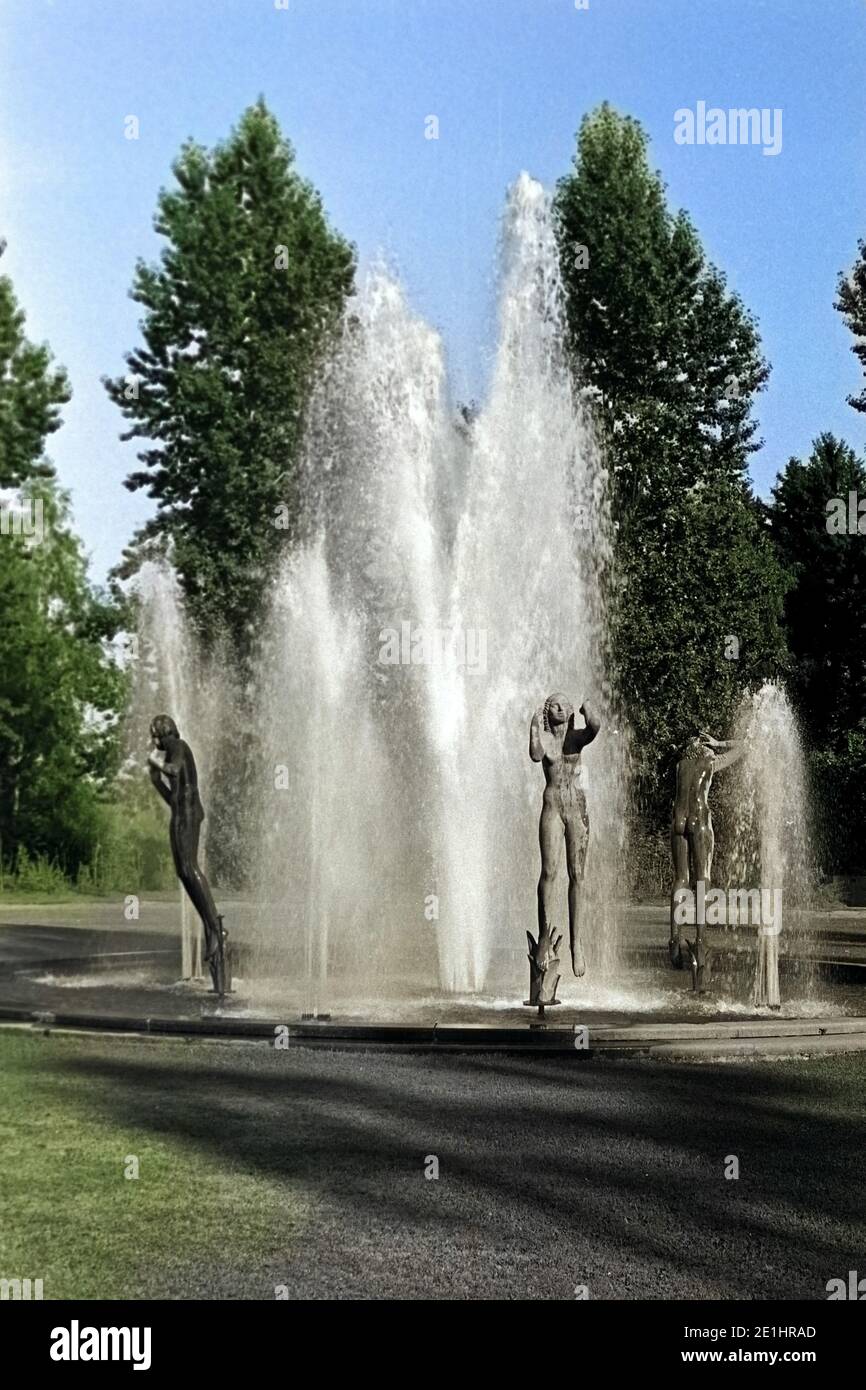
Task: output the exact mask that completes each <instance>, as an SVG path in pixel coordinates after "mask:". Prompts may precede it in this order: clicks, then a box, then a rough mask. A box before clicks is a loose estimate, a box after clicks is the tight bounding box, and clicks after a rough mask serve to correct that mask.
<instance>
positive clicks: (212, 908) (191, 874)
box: [176, 816, 220, 961]
mask: <svg viewBox="0 0 866 1390" xmlns="http://www.w3.org/2000/svg"><path fill="white" fill-rule="evenodd" d="M200 831H201V820H200V819H199V818H198V817H197V816H195V817H193V818H191V819H190V820H189V821H184V822H182V823H180V824H179V825H178V827H177V831H176V841H177V858H178V859H179V860H180V867H179V875H180V880H181V882H182V884H183V886H184V888H185V889H186V891H187V893H188V894H189V897H190V901H191V902H192V905H193V907H194V908H195V910H196V912H197V913H198V915H199V917H200V918H201V922H202V926H203V927H204V936H205V951H204V958H205V960H206V961H209V960H210V959H211V957H212V956H214V955H215V954H216V952H217V949H218V947H219V942H220V925H219V916H218V914H217V910H216V903H215V902H214V900H213V894H212V893H211V890H210V884H209V883H208V881H207V878H206V877H205V875H204V873H203V872H202V870H201V868H200V867H199V862H198V841H199V833H200Z"/></svg>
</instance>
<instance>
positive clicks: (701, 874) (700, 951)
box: [691, 815, 715, 993]
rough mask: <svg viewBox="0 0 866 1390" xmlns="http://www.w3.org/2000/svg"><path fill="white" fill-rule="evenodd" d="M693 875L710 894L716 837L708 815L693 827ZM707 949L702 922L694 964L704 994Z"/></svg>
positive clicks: (697, 930)
mask: <svg viewBox="0 0 866 1390" xmlns="http://www.w3.org/2000/svg"><path fill="white" fill-rule="evenodd" d="M691 841H692V873H693V875H694V884H695V887H696V888H697V885H698V884H699V883H703V885H704V891H705V892H709V888H710V875H711V873H712V871H713V849H714V847H715V836H714V835H713V821H712V817H711V816H710V815H707V818H706V820H705V821H699V822H698V823H697V824H696V825H694V826H693V827H692V835H691ZM707 965H708V958H707V948H706V944H705V942H704V928H703V924H702V923H701V922H696V924H695V963H694V983H695V989H696V990H698V991H699V993H703V990H704V988H705V986H706V981H707Z"/></svg>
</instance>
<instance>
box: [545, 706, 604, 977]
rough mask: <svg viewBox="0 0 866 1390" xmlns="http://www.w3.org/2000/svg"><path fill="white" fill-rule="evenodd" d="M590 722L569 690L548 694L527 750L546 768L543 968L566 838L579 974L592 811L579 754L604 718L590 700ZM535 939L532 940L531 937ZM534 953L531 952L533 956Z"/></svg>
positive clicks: (571, 918)
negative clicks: (578, 721)
mask: <svg viewBox="0 0 866 1390" xmlns="http://www.w3.org/2000/svg"><path fill="white" fill-rule="evenodd" d="M578 713H579V714H582V715H583V717H584V719H585V721H586V725H585V727H584V728H582V729H576V728H575V727H574V706H573V704H572V703H571V701H570V700H569V699H568V698H567V697H566V696H565V695H549V696H548V698H547V700H546V701H545V703H544V705H543V706H542V708H541V709H538V710H536V712H535V714H534V715H533V718H532V724H531V726H530V729H529V756H530V758H531V759H532V761H533V762H535V763H541V765H542V767H543V768H544V782H545V786H544V799H543V801H542V803H541V819H540V821H539V824H538V842H539V845H540V848H541V877H540V878H539V880H538V944H537V948H536V951H537V956H538V963H539V968H543V967H544V963H545V960H546V956H547V952H546V951H545V950H544V949H543V947H542V943H543V942H545V943H547V944H548V948H549V951H552V953H553V954H554V955H555V952H556V946H555V945H554V944H553V942H552V923H553V918H554V911H553V899H554V893H555V889H556V878H557V874H558V872H559V866H560V862H561V860H562V846H563V843H564V844H565V863H566V868H567V870H568V934H569V941H570V944H571V966H572V969H573V971H574V973H575V975H577V976H581V975H583V973H584V971H585V970H586V964H585V962H584V958H583V951H582V950H581V946H580V928H579V924H578V906H579V898H580V885H581V883H582V881H583V870H584V865H585V862H586V851H587V847H588V845H589V816H588V814H587V810H586V796H585V795H584V790H583V784H582V778H581V765H580V754H581V750H582V749H583V748H585V747H586V745H587V744H588V743H592V740H593V739H594V738H595V736H596V734H597V733H598V731H599V729H600V728H601V722H600V720H599V719H598V716H597V715H596V714H595V713H594V712H593V710H592V709H591V708H590V707H589V705H588V704H587V702H586V701H584V703H583V704H582V705H581V707H580V709H579V711H578ZM533 944H534V943H533ZM530 959H532V956H530Z"/></svg>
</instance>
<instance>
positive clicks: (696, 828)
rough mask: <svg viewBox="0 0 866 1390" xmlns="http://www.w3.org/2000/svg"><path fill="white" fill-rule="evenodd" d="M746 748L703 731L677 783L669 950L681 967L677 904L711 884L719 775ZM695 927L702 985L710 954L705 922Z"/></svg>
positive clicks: (691, 747)
mask: <svg viewBox="0 0 866 1390" xmlns="http://www.w3.org/2000/svg"><path fill="white" fill-rule="evenodd" d="M743 752H744V745H743V744H742V743H739V742H735V741H733V740H724V739H716V738H712V737H711V736H710V735H709V734H707V733H700V734H698V736H697V737H696V738H693V739H690V740H689V742H688V744H687V745H686V747H685V749H684V750H683V753H682V755H681V757H680V760H679V762H678V763H677V787H676V793H675V796H674V806H673V815H672V817H671V853H672V855H673V861H674V884H673V888H672V889H671V936H670V942H669V944H668V950H669V953H670V958H671V965H673V966H674V967H675V968H676V969H678V970H680V969H682V968H683V966H684V965H685V964H686V960H685V959H684V956H683V949H682V948H683V943H682V940H681V936H680V926H679V923H678V922H676V921H675V920H674V912H675V908H676V906H677V903H678V901H679V898H678V894H679V893H680V892H681V890H682V889H684V888H690V889H692V890H693V891H694V890H695V889H696V888H697V885H698V884H699V883H700V882H703V884H704V887H705V889H709V887H710V874H711V873H712V868H713V850H714V848H715V836H714V834H713V817H712V813H711V812H710V803H709V794H710V787H711V785H712V781H713V774H714V773H716V772H720V771H721V769H722V768H724V767H729V766H730V765H731V763H733V762H736V760H737V759H738V758H740V757H742V755H743ZM695 931H696V941H695V947H694V950H693V954H694V959H693V961H692V968H693V970H695V971H699V972H701V982H700V983H701V984H702V983H703V969H704V965H705V954H704V947H703V934H702V932H701V929H700V924H697V925H696V928H695ZM696 987H700V986H699V985H696Z"/></svg>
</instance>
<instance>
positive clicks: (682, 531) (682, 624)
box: [555, 105, 784, 800]
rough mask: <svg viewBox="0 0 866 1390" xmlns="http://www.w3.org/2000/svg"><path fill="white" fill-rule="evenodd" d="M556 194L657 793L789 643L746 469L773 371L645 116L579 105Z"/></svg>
mask: <svg viewBox="0 0 866 1390" xmlns="http://www.w3.org/2000/svg"><path fill="white" fill-rule="evenodd" d="M555 209H556V215H557V224H558V238H559V248H560V262H561V266H562V276H563V284H564V290H565V310H566V321H567V326H568V337H569V346H570V351H571V354H572V359H573V362H574V368H575V374H576V377H577V382H578V385H579V386H580V387H581V388H582V389H583V391H584V393H585V395H586V397H587V399H588V400H589V402H590V403H591V407H592V410H593V413H594V416H595V420H596V426H597V433H598V438H599V440H600V447H601V448H602V450H603V454H604V461H605V465H606V467H607V469H608V473H609V478H610V501H611V508H612V513H613V518H614V522H615V527H616V547H615V549H616V567H615V568H616V572H617V573H618V581H619V582H618V585H617V588H616V590H615V594H614V599H615V602H614V633H613V648H614V650H613V658H614V665H615V672H614V674H615V677H616V683H617V685H618V687H619V689H620V691H621V693H622V695H623V698H624V700H625V703H626V706H627V712H628V714H629V716H630V722H631V723H632V726H633V728H634V730H635V733H636V747H637V750H638V754H639V766H640V768H641V771H642V772H643V774H644V781H645V786H644V791H645V792H646V793H647V795H648V796H649V798H650V800H654V799H655V797H656V796H657V794H658V780H657V774H658V772H659V770H660V769H662V768H663V767H664V766H665V764H666V762H667V761H668V760H669V759H670V756H671V755H672V753H673V752H674V750H675V749H676V748H677V747H679V746H681V744H682V742H683V740H684V738H685V737H687V736H688V735H690V734H692V733H694V731H695V730H696V729H697V728H699V727H701V726H702V725H713V726H715V727H717V728H720V729H721V728H723V727H724V725H725V724H726V723H727V721H728V719H729V718H730V715H731V712H732V707H733V705H734V704H735V703H736V698H737V695H738V693H739V691H740V690H741V689H742V687H743V684H744V683H745V682H746V680H747V679H749V678H757V676H758V675H759V674H761V673H762V672H765V671H767V670H770V669H773V668H774V666H775V664H776V663H777V662H778V660H779V657H780V654H781V652H782V651H783V649H784V638H783V634H782V632H781V629H780V624H779V619H780V616H781V603H782V592H783V589H784V577H783V574H782V572H781V569H780V567H779V566H778V564H777V562H776V560H775V557H774V554H773V551H772V548H771V546H770V543H769V540H768V538H767V536H766V534H765V529H764V527H763V526H762V524H761V519H760V514H759V511H758V509H757V508H756V505H755V503H754V500H753V499H752V497H751V496H750V493H749V488H748V481H747V464H748V459H749V456H750V454H751V453H752V451H753V450H754V449H755V448H756V447H757V444H756V441H755V433H756V424H755V421H754V419H753V416H752V406H753V401H754V397H755V393H756V392H757V391H758V390H760V388H761V387H762V386H763V384H764V382H765V381H766V379H767V376H768V371H769V369H768V367H767V364H766V363H765V362H764V360H763V358H762V356H761V351H760V344H759V340H758V334H757V330H756V327H755V324H754V321H753V319H752V318H751V316H750V315H749V314H748V312H747V311H746V309H745V308H744V307H743V305H742V303H741V301H740V300H739V298H738V297H737V296H736V295H735V294H732V293H731V292H730V291H729V290H728V289H727V287H726V284H725V279H724V276H723V275H722V274H721V272H720V271H718V270H717V269H716V268H715V267H714V266H713V265H711V264H710V263H709V262H708V261H707V259H706V256H705V254H704V251H703V248H702V247H701V244H700V240H699V238H698V235H697V232H696V231H695V228H694V226H693V225H692V223H691V221H690V220H689V218H688V216H687V215H686V214H685V213H683V212H679V213H673V212H671V211H670V209H669V208H668V206H667V202H666V195H665V189H664V185H663V183H662V181H661V179H660V177H659V176H658V174H657V173H655V172H653V171H652V170H651V169H650V167H649V164H648V160H647V140H646V136H645V134H644V132H643V130H642V129H641V127H640V125H639V124H638V122H636V121H635V120H633V119H631V118H629V117H623V116H620V115H619V114H618V113H617V112H615V111H614V110H613V109H612V108H611V107H610V106H608V105H604V106H602V107H600V108H599V109H598V110H597V111H595V112H593V113H591V114H590V115H588V116H587V117H586V118H585V119H584V121H583V123H582V125H581V128H580V132H579V135H578V144H577V152H576V155H575V160H574V168H573V170H572V171H571V173H569V174H568V175H567V176H566V177H565V178H563V179H561V180H560V182H559V186H558V191H557V196H556V203H555ZM728 637H734V638H735V639H736V642H737V644H738V648H739V656H738V657H737V658H730V657H726V654H725V653H726V651H727V652H730V651H732V650H733V648H732V646H731V644H730V643H729V642H728V641H727V640H726V639H727V638H728Z"/></svg>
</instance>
